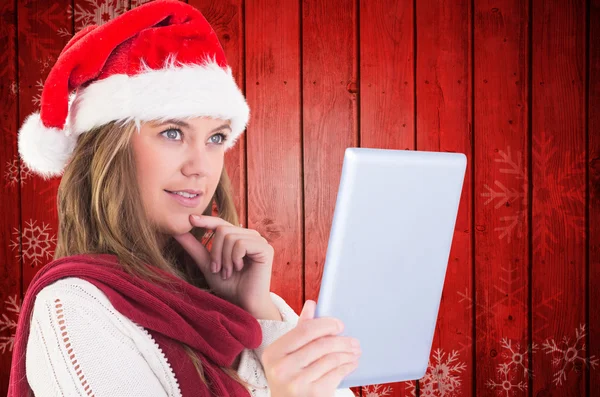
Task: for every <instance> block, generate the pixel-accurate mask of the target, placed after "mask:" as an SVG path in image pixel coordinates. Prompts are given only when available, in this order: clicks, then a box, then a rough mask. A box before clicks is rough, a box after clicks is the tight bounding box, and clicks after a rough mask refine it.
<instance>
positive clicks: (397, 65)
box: [359, 0, 415, 397]
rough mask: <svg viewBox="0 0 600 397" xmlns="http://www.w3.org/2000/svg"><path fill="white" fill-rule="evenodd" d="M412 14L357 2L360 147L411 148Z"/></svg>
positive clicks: (397, 390)
mask: <svg viewBox="0 0 600 397" xmlns="http://www.w3.org/2000/svg"><path fill="white" fill-rule="evenodd" d="M413 13H414V9H413V1H409V0H401V1H397V0H380V1H373V2H366V1H361V2H360V10H359V20H360V21H359V30H360V36H359V40H360V55H359V57H360V66H359V68H360V69H359V76H360V90H359V91H360V109H359V115H360V125H359V128H360V142H359V144H360V146H361V147H376V148H383V149H415V120H414V110H415V104H414V94H415V92H414V87H415V84H414V79H415V76H414V63H415V62H414V56H415V54H414V49H413V48H414V40H415V38H414V34H413V31H414V17H413ZM408 320H409V321H410V319H408ZM412 386H413V383H412V382H403V383H389V384H384V385H369V386H365V387H363V389H362V394H363V395H366V396H368V395H385V396H395V397H400V396H408V395H414V393H413V392H414V387H412Z"/></svg>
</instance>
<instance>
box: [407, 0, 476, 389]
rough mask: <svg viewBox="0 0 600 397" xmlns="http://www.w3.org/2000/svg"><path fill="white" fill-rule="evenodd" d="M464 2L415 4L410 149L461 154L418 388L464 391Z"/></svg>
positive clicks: (467, 302) (468, 142)
mask: <svg viewBox="0 0 600 397" xmlns="http://www.w3.org/2000/svg"><path fill="white" fill-rule="evenodd" d="M470 6H471V2H470V1H467V0H459V1H455V0H451V1H450V0H447V1H446V0H443V1H439V2H421V3H418V4H417V9H416V24H417V37H416V40H417V54H416V59H417V68H416V76H415V79H416V91H417V102H416V109H417V113H416V114H417V118H416V130H417V145H416V149H418V150H426V151H435V152H439V151H441V152H458V153H464V154H466V155H467V170H466V175H465V180H464V183H463V191H462V194H461V201H460V205H459V210H458V217H457V220H456V226H455V233H454V238H453V242H452V248H451V251H450V260H449V264H448V268H447V271H446V278H445V281H444V290H443V292H442V301H441V304H440V308H439V313H438V319H437V324H436V330H435V334H434V339H433V345H432V349H431V355H430V363H429V365H430V367H429V369H428V375H426V376H425V378H424V379H422V380H421V381H420V382H419V385H420V388H421V389H422V390H436V388H438V390H443V389H445V388H450V387H452V390H453V392H454V393H455V394H456V395H460V396H472V395H473V390H472V379H473V377H472V373H473V360H472V358H473V349H474V344H473V343H472V329H473V328H472V327H473V321H472V292H473V288H472V281H473V280H472V279H473V277H472V273H473V260H472V252H473V247H472V233H473V229H472V198H473V192H472V190H473V186H472V178H471V172H472V167H473V164H472V160H473V159H472V156H471V152H472V145H473V139H472V129H471V128H472V126H471V116H472V114H471V113H472V107H471V98H472V92H471V91H472V88H471V57H470V55H471V35H470V33H471V31H470V22H471V9H470V8H471V7H470ZM445 364H448V367H453V368H455V370H453V371H451V372H449V373H448V375H449V376H450V377H452V378H453V379H455V380H458V383H457V384H456V386H451V383H450V378H448V379H446V380H444V381H442V382H441V384H436V377H435V372H436V368H439V367H440V365H445Z"/></svg>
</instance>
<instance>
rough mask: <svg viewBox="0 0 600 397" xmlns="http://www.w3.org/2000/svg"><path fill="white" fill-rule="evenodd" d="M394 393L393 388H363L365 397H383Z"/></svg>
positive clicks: (379, 386)
mask: <svg viewBox="0 0 600 397" xmlns="http://www.w3.org/2000/svg"><path fill="white" fill-rule="evenodd" d="M391 393H392V387H391V386H382V385H369V386H363V387H362V395H363V397H383V396H389V395H390V394H391Z"/></svg>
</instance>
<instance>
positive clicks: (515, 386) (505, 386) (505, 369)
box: [486, 364, 527, 396]
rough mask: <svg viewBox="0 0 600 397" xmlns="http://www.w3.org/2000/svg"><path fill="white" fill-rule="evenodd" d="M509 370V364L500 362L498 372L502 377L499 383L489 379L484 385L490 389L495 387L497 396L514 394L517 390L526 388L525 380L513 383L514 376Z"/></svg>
mask: <svg viewBox="0 0 600 397" xmlns="http://www.w3.org/2000/svg"><path fill="white" fill-rule="evenodd" d="M511 372H512V371H511V368H510V365H508V364H500V366H499V367H498V374H499V375H500V376H501V377H502V381H501V383H496V381H493V380H491V379H490V380H488V381H487V383H486V385H487V386H488V387H489V388H491V389H497V390H496V391H497V394H498V395H499V396H502V395H504V396H509V395H514V394H516V392H517V391H525V390H527V382H525V381H520V382H519V383H514V382H515V381H514V376H512V375H511Z"/></svg>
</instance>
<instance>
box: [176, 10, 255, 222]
mask: <svg viewBox="0 0 600 397" xmlns="http://www.w3.org/2000/svg"><path fill="white" fill-rule="evenodd" d="M188 4H190V5H192V6H194V7H196V8H197V9H199V10H200V12H202V14H203V15H204V17H205V18H206V19H207V20H208V22H209V23H210V24H211V26H212V27H213V29H214V30H215V32H216V33H217V36H218V38H219V41H220V42H221V45H222V46H223V49H224V50H225V56H226V57H227V62H228V63H229V66H231V69H232V71H233V76H234V78H235V80H236V82H237V83H238V86H239V87H240V88H242V90H245V82H244V77H245V74H244V25H243V23H244V21H243V8H242V7H243V5H242V0H227V1H213V0H189V2H188ZM225 167H226V169H227V173H228V174H229V178H230V179H231V185H232V187H233V189H234V194H235V207H236V208H237V211H238V215H239V217H240V223H242V225H243V226H244V227H246V226H247V225H248V221H247V217H246V134H245V133H244V134H242V136H241V137H240V138H239V139H238V141H237V143H236V144H235V146H234V147H233V148H231V149H230V150H228V151H227V152H226V154H225Z"/></svg>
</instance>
